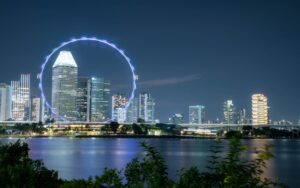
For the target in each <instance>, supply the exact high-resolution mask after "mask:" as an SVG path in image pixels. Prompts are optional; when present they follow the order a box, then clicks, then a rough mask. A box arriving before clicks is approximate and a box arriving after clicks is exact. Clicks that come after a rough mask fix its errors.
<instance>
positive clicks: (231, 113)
mask: <svg viewBox="0 0 300 188" xmlns="http://www.w3.org/2000/svg"><path fill="white" fill-rule="evenodd" d="M223 113H224V121H225V123H226V124H235V123H236V117H235V115H236V114H235V106H234V104H233V101H232V100H227V101H225V102H224V105H223Z"/></svg>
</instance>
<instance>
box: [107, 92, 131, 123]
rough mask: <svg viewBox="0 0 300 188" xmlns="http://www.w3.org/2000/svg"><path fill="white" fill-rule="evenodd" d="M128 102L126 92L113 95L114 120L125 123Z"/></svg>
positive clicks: (112, 118)
mask: <svg viewBox="0 0 300 188" xmlns="http://www.w3.org/2000/svg"><path fill="white" fill-rule="evenodd" d="M126 103H127V99H126V97H125V95H124V94H119V93H117V94H114V95H113V96H112V112H111V114H112V117H111V120H112V121H117V122H120V123H123V122H125V121H126Z"/></svg>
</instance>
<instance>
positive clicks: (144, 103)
mask: <svg viewBox="0 0 300 188" xmlns="http://www.w3.org/2000/svg"><path fill="white" fill-rule="evenodd" d="M154 112H155V102H154V99H153V98H151V95H150V94H149V93H140V95H139V118H141V119H143V120H145V122H148V123H153V122H155V119H154Z"/></svg>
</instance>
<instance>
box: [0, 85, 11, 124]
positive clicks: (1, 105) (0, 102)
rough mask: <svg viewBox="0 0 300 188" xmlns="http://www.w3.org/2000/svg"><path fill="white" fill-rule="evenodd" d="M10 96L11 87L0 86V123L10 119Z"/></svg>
mask: <svg viewBox="0 0 300 188" xmlns="http://www.w3.org/2000/svg"><path fill="white" fill-rule="evenodd" d="M11 95H12V90H11V87H10V86H9V85H6V84H3V83H2V84H0V121H6V120H8V119H11V117H12V114H11Z"/></svg>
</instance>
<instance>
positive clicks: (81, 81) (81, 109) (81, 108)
mask: <svg viewBox="0 0 300 188" xmlns="http://www.w3.org/2000/svg"><path fill="white" fill-rule="evenodd" d="M88 90H89V78H87V77H79V78H78V81H77V97H76V110H77V121H88V120H89V118H88V111H89V110H88V104H89V100H90V97H89V92H88Z"/></svg>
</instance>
